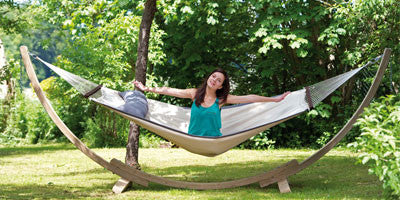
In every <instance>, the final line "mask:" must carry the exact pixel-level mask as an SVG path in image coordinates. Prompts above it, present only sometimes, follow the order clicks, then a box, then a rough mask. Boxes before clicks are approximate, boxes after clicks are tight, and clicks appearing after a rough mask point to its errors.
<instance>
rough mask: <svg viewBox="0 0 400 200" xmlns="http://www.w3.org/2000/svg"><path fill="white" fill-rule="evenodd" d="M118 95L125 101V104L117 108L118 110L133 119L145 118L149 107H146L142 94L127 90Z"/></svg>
mask: <svg viewBox="0 0 400 200" xmlns="http://www.w3.org/2000/svg"><path fill="white" fill-rule="evenodd" d="M118 94H119V96H121V98H122V99H124V101H125V104H124V105H122V106H119V107H118V109H120V110H121V111H124V112H125V113H128V114H130V115H133V116H135V117H140V118H145V117H146V115H147V112H148V111H149V107H148V105H147V99H146V97H145V96H144V94H143V93H142V92H140V91H136V90H129V91H125V92H118Z"/></svg>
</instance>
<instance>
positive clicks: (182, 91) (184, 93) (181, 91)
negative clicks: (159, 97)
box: [133, 81, 196, 99]
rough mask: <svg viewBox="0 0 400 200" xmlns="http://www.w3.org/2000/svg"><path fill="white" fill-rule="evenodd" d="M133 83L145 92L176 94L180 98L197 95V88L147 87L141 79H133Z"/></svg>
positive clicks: (191, 97) (190, 97) (192, 97)
mask: <svg viewBox="0 0 400 200" xmlns="http://www.w3.org/2000/svg"><path fill="white" fill-rule="evenodd" d="M133 84H135V86H136V87H137V88H139V89H140V90H142V91H145V92H154V93H157V94H164V95H168V96H174V97H178V98H188V99H194V97H195V95H196V89H194V88H190V89H177V88H169V87H155V88H153V87H147V86H144V85H143V84H142V83H141V82H139V81H133Z"/></svg>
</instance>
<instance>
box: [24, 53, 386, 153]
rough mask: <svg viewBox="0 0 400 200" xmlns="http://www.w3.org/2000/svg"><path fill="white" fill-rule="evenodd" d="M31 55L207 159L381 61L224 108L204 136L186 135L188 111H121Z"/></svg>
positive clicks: (102, 91) (105, 91)
mask: <svg viewBox="0 0 400 200" xmlns="http://www.w3.org/2000/svg"><path fill="white" fill-rule="evenodd" d="M31 56H33V57H34V58H35V59H37V60H39V61H40V62H42V63H43V64H44V65H46V66H47V67H49V68H50V69H51V70H53V71H54V72H55V73H57V74H58V75H59V76H60V77H61V78H63V79H65V80H66V81H67V82H68V83H70V84H71V85H72V86H73V87H74V88H76V89H77V90H78V91H79V92H80V93H81V94H83V95H84V96H86V97H89V99H90V100H92V101H94V102H96V103H98V104H100V105H103V106H105V107H106V108H109V109H110V110H113V111H115V112H117V113H118V114H120V115H122V116H123V117H125V118H127V119H129V120H132V121H134V122H135V123H136V124H138V125H140V126H142V127H143V128H146V129H148V130H150V131H152V132H154V133H156V134H158V135H159V136H161V137H163V138H165V139H167V140H169V141H171V142H173V143H174V144H176V145H178V146H180V147H182V148H184V149H186V150H188V151H190V152H192V153H196V154H200V155H204V156H216V155H219V154H222V153H224V152H226V151H228V150H229V149H231V148H233V147H235V146H237V145H239V144H240V143H242V142H244V141H246V140H247V139H248V138H250V137H252V136H255V135H257V134H258V133H260V132H262V131H264V130H266V129H268V128H271V127H273V126H275V125H277V124H279V123H282V122H284V121H286V120H288V119H290V118H293V117H295V116H297V115H299V114H301V113H303V112H305V111H307V110H309V109H311V108H313V107H314V106H316V105H317V104H318V103H320V102H321V101H322V100H323V99H325V98H326V97H327V96H328V95H329V94H331V93H332V92H333V91H334V90H336V89H337V88H338V87H340V86H341V85H342V84H344V83H345V82H346V81H347V80H349V79H350V78H351V77H353V76H354V75H356V74H357V73H358V72H360V71H361V70H362V69H364V68H365V67H367V66H369V65H371V64H374V63H376V62H378V61H379V60H380V58H381V57H382V56H378V57H377V58H375V59H374V60H372V61H370V62H368V63H367V64H366V65H364V66H362V67H359V68H357V69H354V70H351V71H349V72H346V73H343V74H340V75H338V76H335V77H333V78H330V79H327V80H325V81H322V82H319V83H316V84H314V85H311V86H309V87H305V88H304V89H301V90H297V91H294V92H292V93H291V94H290V95H288V96H287V97H286V98H285V99H284V100H283V101H281V102H279V103H275V102H266V103H250V104H239V105H235V106H225V107H223V108H222V112H221V120H222V128H221V133H222V136H221V137H205V136H194V135H189V134H188V133H187V130H188V125H189V120H190V109H189V108H185V107H179V106H175V105H171V104H167V103H163V102H160V101H156V100H151V99H148V106H149V112H148V114H147V116H146V117H145V118H142V117H138V116H134V115H131V114H129V113H128V112H127V111H126V110H124V109H121V108H123V106H122V105H123V104H125V102H124V100H123V99H122V98H121V97H120V95H119V94H118V91H116V90H112V89H109V88H106V87H104V86H101V85H98V84H95V83H93V82H91V81H89V80H86V79H84V78H82V77H79V76H77V75H75V74H72V73H70V72H67V71H65V70H63V69H61V68H58V67H56V66H54V65H52V64H50V63H47V62H45V61H43V60H42V59H40V58H39V57H37V56H34V55H31Z"/></svg>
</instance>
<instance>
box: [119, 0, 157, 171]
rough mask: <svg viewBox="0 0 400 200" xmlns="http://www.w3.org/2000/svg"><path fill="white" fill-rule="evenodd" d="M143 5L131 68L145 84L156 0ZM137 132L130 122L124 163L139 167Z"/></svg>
mask: <svg viewBox="0 0 400 200" xmlns="http://www.w3.org/2000/svg"><path fill="white" fill-rule="evenodd" d="M144 6H145V8H144V11H143V16H142V22H141V23H140V30H139V44H138V50H137V53H138V54H137V60H136V66H135V67H134V68H133V70H135V79H136V80H137V81H140V82H142V83H143V84H144V85H145V84H146V69H147V60H148V52H149V40H150V28H151V24H152V22H153V19H154V14H155V12H156V10H157V8H156V0H147V1H146V3H145V4H144ZM136 89H137V88H136ZM139 134H140V132H139V126H137V125H136V124H134V123H133V122H131V123H130V129H129V136H128V144H127V146H126V157H125V163H126V164H128V165H130V166H134V167H137V168H139V169H140V166H139V162H138V155H139V154H138V148H139Z"/></svg>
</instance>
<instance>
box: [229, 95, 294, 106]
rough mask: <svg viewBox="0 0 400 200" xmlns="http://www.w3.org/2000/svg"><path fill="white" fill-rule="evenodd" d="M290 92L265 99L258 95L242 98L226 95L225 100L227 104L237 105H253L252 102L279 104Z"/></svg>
mask: <svg viewBox="0 0 400 200" xmlns="http://www.w3.org/2000/svg"><path fill="white" fill-rule="evenodd" d="M289 94H290V92H285V93H283V94H282V95H280V96H277V97H265V96H259V95H254V94H250V95H244V96H236V95H228V98H227V99H226V103H227V104H237V103H254V102H280V101H282V100H283V99H285V98H286V96H287V95H289Z"/></svg>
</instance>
